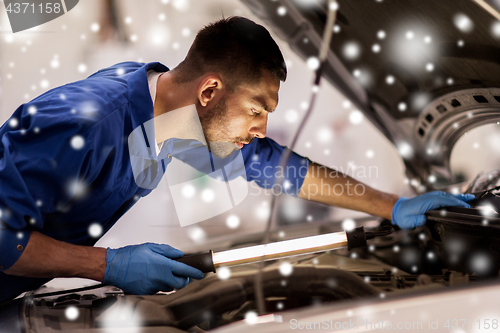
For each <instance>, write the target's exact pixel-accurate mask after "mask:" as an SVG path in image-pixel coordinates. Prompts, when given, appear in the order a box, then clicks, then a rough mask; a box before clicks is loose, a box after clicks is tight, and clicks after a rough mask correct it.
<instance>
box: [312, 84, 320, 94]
mask: <svg viewBox="0 0 500 333" xmlns="http://www.w3.org/2000/svg"><path fill="white" fill-rule="evenodd" d="M311 91H312V92H313V94H317V93H318V91H319V86H318V85H314V86H313V87H312V88H311Z"/></svg>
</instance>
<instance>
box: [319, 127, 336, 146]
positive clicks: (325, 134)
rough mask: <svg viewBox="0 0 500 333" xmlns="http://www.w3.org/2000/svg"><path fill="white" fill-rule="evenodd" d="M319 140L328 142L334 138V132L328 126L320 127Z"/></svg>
mask: <svg viewBox="0 0 500 333" xmlns="http://www.w3.org/2000/svg"><path fill="white" fill-rule="evenodd" d="M316 136H317V138H318V140H319V141H321V142H324V143H327V142H330V141H331V140H332V138H333V132H332V130H331V129H329V128H328V127H323V128H320V129H319V130H318V132H317V134H316Z"/></svg>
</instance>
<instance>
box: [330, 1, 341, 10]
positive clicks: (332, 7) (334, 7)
mask: <svg viewBox="0 0 500 333" xmlns="http://www.w3.org/2000/svg"><path fill="white" fill-rule="evenodd" d="M328 8H329V9H330V10H332V11H335V10H338V9H339V4H338V2H337V1H334V2H330V5H329V6H328Z"/></svg>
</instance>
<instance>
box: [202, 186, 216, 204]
mask: <svg viewBox="0 0 500 333" xmlns="http://www.w3.org/2000/svg"><path fill="white" fill-rule="evenodd" d="M201 199H202V200H203V201H205V202H212V201H214V199H215V192H214V191H213V190H211V189H209V188H207V189H204V190H203V191H202V192H201Z"/></svg>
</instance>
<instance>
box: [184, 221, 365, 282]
mask: <svg viewBox="0 0 500 333" xmlns="http://www.w3.org/2000/svg"><path fill="white" fill-rule="evenodd" d="M359 246H366V236H365V232H364V230H363V227H360V228H356V229H354V230H353V231H350V232H346V231H340V232H334V233H329V234H324V235H317V236H310V237H303V238H296V239H290V240H285V241H281V242H274V243H268V244H263V245H255V246H249V247H243V248H239V249H234V250H227V251H221V252H212V251H209V252H205V253H201V254H195V255H188V256H185V257H182V258H180V259H177V261H180V262H183V263H185V264H187V265H190V266H192V267H195V268H198V269H199V270H201V271H202V272H204V273H207V272H215V269H216V268H219V267H221V266H235V265H241V264H249V263H254V262H259V261H262V260H273V259H278V258H286V257H292V256H296V255H300V254H309V253H316V252H324V251H328V250H335V249H339V248H344V247H348V248H349V250H350V249H351V248H354V247H359Z"/></svg>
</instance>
